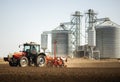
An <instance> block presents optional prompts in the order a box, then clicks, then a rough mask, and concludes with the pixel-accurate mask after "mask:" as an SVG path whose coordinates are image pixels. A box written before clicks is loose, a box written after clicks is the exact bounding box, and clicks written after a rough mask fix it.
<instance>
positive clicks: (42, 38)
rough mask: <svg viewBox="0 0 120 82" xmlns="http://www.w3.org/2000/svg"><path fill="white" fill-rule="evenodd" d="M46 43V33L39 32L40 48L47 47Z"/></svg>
mask: <svg viewBox="0 0 120 82" xmlns="http://www.w3.org/2000/svg"><path fill="white" fill-rule="evenodd" d="M47 43H48V35H47V34H41V48H42V49H47Z"/></svg>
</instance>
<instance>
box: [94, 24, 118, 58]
mask: <svg viewBox="0 0 120 82" xmlns="http://www.w3.org/2000/svg"><path fill="white" fill-rule="evenodd" d="M96 45H97V48H98V49H99V50H100V53H101V58H120V26H119V25H116V24H115V25H111V24H110V25H109V24H108V25H104V24H103V25H99V26H97V27H96Z"/></svg>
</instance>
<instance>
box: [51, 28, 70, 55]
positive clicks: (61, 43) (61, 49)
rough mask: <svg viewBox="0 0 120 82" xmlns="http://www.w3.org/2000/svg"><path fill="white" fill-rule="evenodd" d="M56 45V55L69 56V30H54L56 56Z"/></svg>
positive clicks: (53, 39) (53, 38)
mask: <svg viewBox="0 0 120 82" xmlns="http://www.w3.org/2000/svg"><path fill="white" fill-rule="evenodd" d="M55 41H57V44H56V55H57V56H67V55H68V31H67V30H53V31H52V53H53V54H54V42H55Z"/></svg>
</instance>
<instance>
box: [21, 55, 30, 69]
mask: <svg viewBox="0 0 120 82" xmlns="http://www.w3.org/2000/svg"><path fill="white" fill-rule="evenodd" d="M19 66H20V67H26V66H28V58H27V57H25V56H23V57H21V58H20V62H19Z"/></svg>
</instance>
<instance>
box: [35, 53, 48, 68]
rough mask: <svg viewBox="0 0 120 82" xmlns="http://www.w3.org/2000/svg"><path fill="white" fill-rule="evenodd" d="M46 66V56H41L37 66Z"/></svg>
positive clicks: (37, 60) (37, 59)
mask: <svg viewBox="0 0 120 82" xmlns="http://www.w3.org/2000/svg"><path fill="white" fill-rule="evenodd" d="M45 64H46V62H45V56H44V55H39V56H37V58H36V66H37V67H44V66H45Z"/></svg>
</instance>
